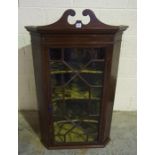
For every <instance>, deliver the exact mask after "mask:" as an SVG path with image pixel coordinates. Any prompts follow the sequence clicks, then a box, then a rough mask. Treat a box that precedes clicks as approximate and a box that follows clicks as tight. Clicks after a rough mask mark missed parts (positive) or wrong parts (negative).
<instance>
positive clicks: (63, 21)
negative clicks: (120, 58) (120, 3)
mask: <svg viewBox="0 0 155 155" xmlns="http://www.w3.org/2000/svg"><path fill="white" fill-rule="evenodd" d="M83 15H84V16H87V15H88V16H89V17H90V22H89V23H88V24H87V25H84V24H83V23H82V22H81V21H80V20H78V21H76V23H75V24H73V25H71V24H69V23H68V21H67V19H68V16H75V11H74V10H71V9H69V10H67V11H65V12H64V14H63V16H62V17H61V18H60V19H59V20H58V21H57V22H55V23H53V24H50V25H46V26H37V27H36V26H26V29H27V30H28V31H31V32H39V33H44V34H45V33H47V34H50V33H52V34H66V33H72V34H75V33H76V34H77V33H78V34H85V33H87V34H88V33H90V34H103V33H104V34H115V33H116V32H118V31H124V30H125V29H126V28H127V26H111V25H107V24H104V23H102V22H101V21H99V20H98V19H97V18H96V16H95V15H94V13H93V12H92V11H91V10H89V9H86V10H84V11H83ZM77 23H80V24H81V28H76V24H77Z"/></svg>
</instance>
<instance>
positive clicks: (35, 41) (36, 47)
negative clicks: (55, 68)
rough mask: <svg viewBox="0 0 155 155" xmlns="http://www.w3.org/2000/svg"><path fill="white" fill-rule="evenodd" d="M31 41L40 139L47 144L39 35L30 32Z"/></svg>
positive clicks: (44, 93) (44, 92) (43, 75)
mask: <svg viewBox="0 0 155 155" xmlns="http://www.w3.org/2000/svg"><path fill="white" fill-rule="evenodd" d="M31 43H32V55H33V64H34V72H35V83H36V91H37V100H38V109H39V120H40V130H41V141H42V142H43V143H44V144H45V145H48V144H49V143H48V141H49V138H48V137H49V136H48V132H49V129H48V120H49V119H48V108H47V101H46V99H47V98H46V94H47V92H46V91H45V86H44V85H45V83H46V82H45V81H44V80H45V74H44V56H43V54H42V53H43V51H42V46H41V37H40V35H37V34H31Z"/></svg>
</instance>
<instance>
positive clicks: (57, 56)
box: [49, 48, 62, 60]
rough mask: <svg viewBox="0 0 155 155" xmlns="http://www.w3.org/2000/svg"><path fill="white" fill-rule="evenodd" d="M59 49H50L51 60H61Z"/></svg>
mask: <svg viewBox="0 0 155 155" xmlns="http://www.w3.org/2000/svg"><path fill="white" fill-rule="evenodd" d="M61 54H62V53H61V49H60V48H51V49H50V52H49V57H50V59H51V60H60V59H61Z"/></svg>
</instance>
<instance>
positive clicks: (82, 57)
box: [64, 48, 91, 70]
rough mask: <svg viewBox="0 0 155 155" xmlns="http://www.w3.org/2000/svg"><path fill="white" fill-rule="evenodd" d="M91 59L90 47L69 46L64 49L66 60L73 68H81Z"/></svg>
mask: <svg viewBox="0 0 155 155" xmlns="http://www.w3.org/2000/svg"><path fill="white" fill-rule="evenodd" d="M90 59H91V55H90V51H89V49H76V48H75V49H73V48H68V49H65V50H64V61H65V62H67V63H68V64H69V65H70V66H71V67H72V68H73V69H76V70H78V69H80V68H81V67H82V66H84V65H86V64H87V62H88V61H89V60H90Z"/></svg>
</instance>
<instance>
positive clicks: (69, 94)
mask: <svg viewBox="0 0 155 155" xmlns="http://www.w3.org/2000/svg"><path fill="white" fill-rule="evenodd" d="M104 64H105V49H104V48H50V49H49V68H50V82H51V85H50V86H51V103H50V104H51V107H52V111H51V113H52V114H51V115H52V124H51V129H50V130H51V133H52V136H53V138H52V139H53V143H54V144H61V145H62V144H74V143H80V144H87V143H98V141H99V127H100V125H101V124H100V123H101V122H100V116H101V113H100V109H101V104H102V103H103V102H102V96H103V87H104V85H103V79H104V68H105V65H104Z"/></svg>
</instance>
